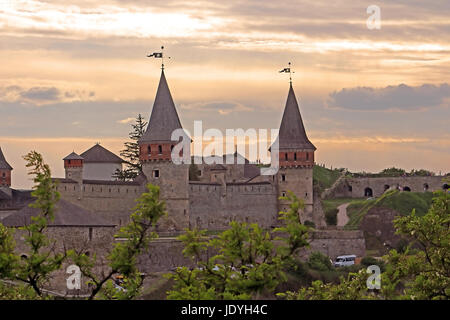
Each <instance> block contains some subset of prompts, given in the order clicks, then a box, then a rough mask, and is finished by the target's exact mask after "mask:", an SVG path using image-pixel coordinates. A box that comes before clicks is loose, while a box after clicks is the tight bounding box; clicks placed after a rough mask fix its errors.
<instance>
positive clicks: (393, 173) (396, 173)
mask: <svg viewBox="0 0 450 320" xmlns="http://www.w3.org/2000/svg"><path fill="white" fill-rule="evenodd" d="M405 174H406V171H405V170H404V169H401V168H395V167H392V168H387V169H383V170H382V171H381V172H380V175H382V176H386V177H400V176H403V175H405Z"/></svg>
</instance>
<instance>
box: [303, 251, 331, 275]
mask: <svg viewBox="0 0 450 320" xmlns="http://www.w3.org/2000/svg"><path fill="white" fill-rule="evenodd" d="M308 265H309V267H310V268H311V269H314V270H317V271H328V270H333V266H332V265H331V261H330V258H329V257H327V256H326V255H324V254H322V253H320V252H318V251H314V252H313V253H311V255H310V256H309V259H308Z"/></svg>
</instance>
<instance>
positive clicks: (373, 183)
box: [327, 176, 444, 198]
mask: <svg viewBox="0 0 450 320" xmlns="http://www.w3.org/2000/svg"><path fill="white" fill-rule="evenodd" d="M443 178H444V177H442V176H426V177H377V178H369V177H364V178H344V179H342V181H341V182H340V183H339V184H338V185H336V186H335V187H334V189H333V190H330V192H329V193H328V195H327V197H328V198H344V197H345V198H363V197H368V196H369V195H368V194H367V193H366V191H368V189H367V188H369V189H370V190H372V196H373V197H379V196H381V195H382V194H383V193H384V192H385V191H386V189H387V188H399V189H400V190H404V188H406V187H407V188H409V190H410V191H412V192H424V191H436V190H442V187H443V185H444V182H443V181H442V179H443ZM427 186H428V188H427Z"/></svg>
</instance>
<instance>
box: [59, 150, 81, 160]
mask: <svg viewBox="0 0 450 320" xmlns="http://www.w3.org/2000/svg"><path fill="white" fill-rule="evenodd" d="M83 159H84V158H83V157H82V156H80V155H78V154H76V153H75V151H74V152H72V153H71V154H69V155H68V156H67V157H65V158H64V159H63V160H83Z"/></svg>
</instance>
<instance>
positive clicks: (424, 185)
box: [423, 183, 430, 191]
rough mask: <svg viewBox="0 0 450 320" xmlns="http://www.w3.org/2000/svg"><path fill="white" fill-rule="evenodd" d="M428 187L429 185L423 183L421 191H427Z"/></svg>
mask: <svg viewBox="0 0 450 320" xmlns="http://www.w3.org/2000/svg"><path fill="white" fill-rule="evenodd" d="M429 188H430V186H429V185H428V183H424V184H423V191H428V189H429Z"/></svg>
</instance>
